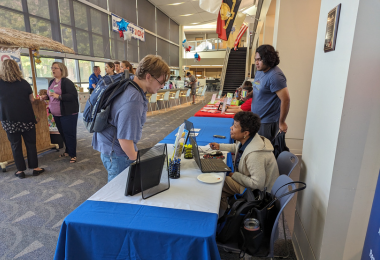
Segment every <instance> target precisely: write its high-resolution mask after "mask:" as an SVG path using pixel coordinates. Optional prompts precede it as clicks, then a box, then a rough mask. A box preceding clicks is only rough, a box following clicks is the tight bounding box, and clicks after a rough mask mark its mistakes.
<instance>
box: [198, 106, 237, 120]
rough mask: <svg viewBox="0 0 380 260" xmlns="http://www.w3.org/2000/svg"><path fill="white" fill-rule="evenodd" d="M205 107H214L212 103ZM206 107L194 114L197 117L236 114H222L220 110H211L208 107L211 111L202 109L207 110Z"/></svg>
mask: <svg viewBox="0 0 380 260" xmlns="http://www.w3.org/2000/svg"><path fill="white" fill-rule="evenodd" d="M205 107H212V105H208V106H205ZM205 107H204V108H202V109H201V110H199V111H198V112H197V113H195V115H194V116H197V117H221V118H234V116H235V114H234V113H228V112H227V113H224V114H221V113H220V111H218V110H211V109H210V110H209V109H207V111H209V112H203V111H202V110H205Z"/></svg>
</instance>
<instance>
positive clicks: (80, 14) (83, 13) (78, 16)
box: [73, 2, 88, 31]
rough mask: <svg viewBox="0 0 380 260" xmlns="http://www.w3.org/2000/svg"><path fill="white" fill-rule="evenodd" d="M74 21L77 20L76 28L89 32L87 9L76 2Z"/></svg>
mask: <svg viewBox="0 0 380 260" xmlns="http://www.w3.org/2000/svg"><path fill="white" fill-rule="evenodd" d="M73 4H74V19H75V27H77V28H80V29H83V30H86V31H87V30H88V24H87V8H86V6H85V5H84V4H80V3H78V2H74V3H73Z"/></svg>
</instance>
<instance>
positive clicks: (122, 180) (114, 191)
mask: <svg viewBox="0 0 380 260" xmlns="http://www.w3.org/2000/svg"><path fill="white" fill-rule="evenodd" d="M203 149H205V148H203ZM172 152H173V150H172V148H171V147H168V154H171V153H172ZM128 170H129V169H128V168H127V169H126V170H124V171H123V172H122V173H120V174H119V175H118V176H117V177H116V178H114V179H113V180H112V181H111V182H109V183H108V184H107V185H105V186H104V187H103V188H102V189H100V190H99V191H98V192H97V193H95V194H94V195H93V196H92V197H91V198H89V199H88V200H87V201H85V202H84V203H83V204H82V205H80V206H79V207H78V208H77V209H75V210H74V211H73V212H72V213H70V214H69V215H68V216H67V217H66V218H65V220H64V221H63V224H62V227H61V232H60V235H59V238H58V244H57V248H56V252H55V257H54V259H56V260H58V259H70V260H76V259H80V260H86V259H165V260H167V259H220V256H219V252H218V248H217V245H216V241H215V232H216V224H217V220H218V212H219V203H220V198H221V192H222V187H223V181H221V182H219V183H216V184H205V183H202V182H199V181H198V180H197V176H198V175H199V174H201V171H200V170H199V168H198V166H197V164H196V163H195V161H194V160H185V159H183V160H182V162H181V178H179V179H175V180H172V179H171V180H170V189H169V190H167V191H164V192H162V193H159V194H157V195H155V196H153V197H151V198H149V199H147V200H143V199H142V198H141V194H137V195H135V196H127V197H126V196H124V191H125V187H126V182H127V177H128ZM217 174H218V175H219V176H220V178H222V179H223V180H224V177H225V173H217Z"/></svg>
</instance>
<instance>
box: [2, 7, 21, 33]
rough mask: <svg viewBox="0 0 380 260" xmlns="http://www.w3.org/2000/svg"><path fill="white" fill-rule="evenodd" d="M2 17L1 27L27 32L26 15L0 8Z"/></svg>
mask: <svg viewBox="0 0 380 260" xmlns="http://www.w3.org/2000/svg"><path fill="white" fill-rule="evenodd" d="M0 17H1V19H0V27H6V28H11V29H15V30H19V31H25V21H24V15H22V14H18V13H16V12H10V11H8V10H4V9H2V8H0ZM5 17H7V18H5Z"/></svg>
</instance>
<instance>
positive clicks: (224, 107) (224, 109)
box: [222, 102, 226, 114]
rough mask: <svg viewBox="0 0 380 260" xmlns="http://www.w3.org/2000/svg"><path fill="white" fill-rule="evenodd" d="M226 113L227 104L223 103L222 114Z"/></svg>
mask: <svg viewBox="0 0 380 260" xmlns="http://www.w3.org/2000/svg"><path fill="white" fill-rule="evenodd" d="M225 111H226V102H224V103H223V107H222V114H224V112H225Z"/></svg>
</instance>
